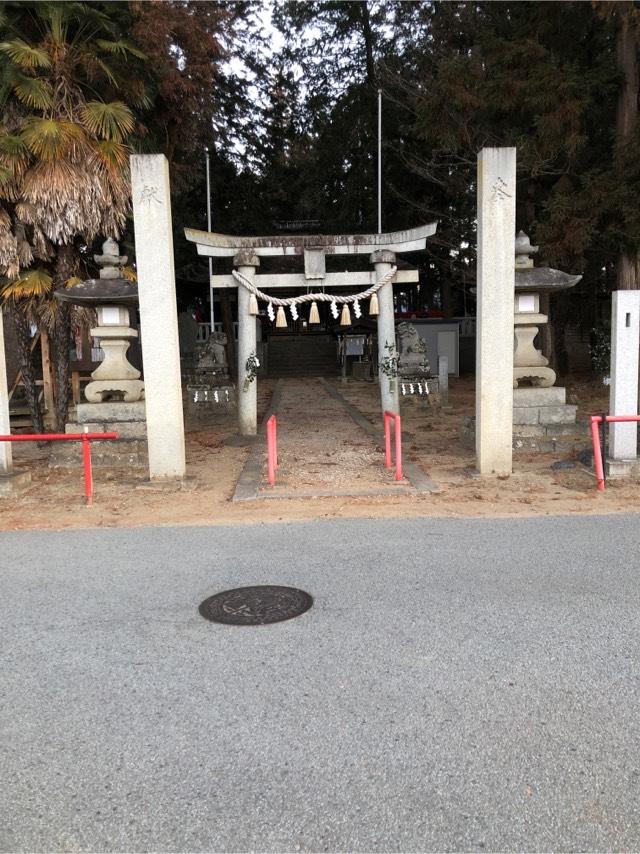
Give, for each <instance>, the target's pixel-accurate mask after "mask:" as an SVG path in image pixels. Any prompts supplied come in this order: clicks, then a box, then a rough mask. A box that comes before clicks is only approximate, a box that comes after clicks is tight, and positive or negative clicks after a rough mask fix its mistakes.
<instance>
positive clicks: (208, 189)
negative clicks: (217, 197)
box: [204, 145, 215, 335]
mask: <svg viewBox="0 0 640 854" xmlns="http://www.w3.org/2000/svg"><path fill="white" fill-rule="evenodd" d="M204 150H205V154H206V164H207V231H211V169H210V166H209V146H208V145H207V146H205V149H204ZM212 275H213V258H211V256H209V299H210V301H211V306H210V308H211V334H212V335H213V333H214V332H215V326H214V324H215V313H214V310H213V290H212V288H211V276H212Z"/></svg>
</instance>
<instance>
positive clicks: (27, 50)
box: [0, 39, 51, 69]
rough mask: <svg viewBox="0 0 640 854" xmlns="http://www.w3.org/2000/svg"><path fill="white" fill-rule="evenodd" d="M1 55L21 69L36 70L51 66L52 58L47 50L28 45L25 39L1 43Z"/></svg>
mask: <svg viewBox="0 0 640 854" xmlns="http://www.w3.org/2000/svg"><path fill="white" fill-rule="evenodd" d="M0 53H4V54H5V55H6V56H8V57H9V59H10V60H11V61H12V62H14V63H15V64H16V65H19V66H20V68H25V69H35V68H49V67H50V66H51V57H50V56H49V54H48V53H47V52H46V50H44V49H43V48H41V47H34V46H33V45H30V44H27V42H26V41H24V40H23V39H12V40H11V41H6V42H0Z"/></svg>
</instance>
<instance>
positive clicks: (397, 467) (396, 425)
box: [394, 415, 402, 480]
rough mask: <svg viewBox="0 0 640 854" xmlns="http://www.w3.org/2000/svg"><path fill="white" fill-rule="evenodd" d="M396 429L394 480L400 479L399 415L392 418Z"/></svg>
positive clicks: (400, 427)
mask: <svg viewBox="0 0 640 854" xmlns="http://www.w3.org/2000/svg"><path fill="white" fill-rule="evenodd" d="M394 422H395V424H394V427H395V431H396V435H395V439H396V480H402V426H401V421H400V416H399V415H396V417H395V418H394Z"/></svg>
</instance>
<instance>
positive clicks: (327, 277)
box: [185, 223, 437, 436]
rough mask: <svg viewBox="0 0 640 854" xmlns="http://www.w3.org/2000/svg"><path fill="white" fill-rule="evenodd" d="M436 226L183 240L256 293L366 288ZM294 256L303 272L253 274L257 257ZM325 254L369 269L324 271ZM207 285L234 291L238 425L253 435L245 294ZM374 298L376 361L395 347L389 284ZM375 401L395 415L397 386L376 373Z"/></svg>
mask: <svg viewBox="0 0 640 854" xmlns="http://www.w3.org/2000/svg"><path fill="white" fill-rule="evenodd" d="M436 228H437V223H429V224H427V225H422V226H418V227H417V228H412V229H407V230H405V231H396V232H391V233H388V234H348V235H345V234H341V235H321V234H313V235H304V236H302V235H300V236H290V235H283V236H277V237H235V236H231V235H227V234H216V233H215V232H211V231H197V230H195V229H192V228H187V229H185V236H186V238H187V240H189V241H191V242H192V243H195V244H196V245H197V248H198V254H199V255H206V256H214V257H222V258H233V266H234V268H235V270H236V271H237V272H238V273H239V274H240V275H241V276H243V277H244V278H245V279H247V280H248V281H249V282H250V283H251V284H252V285H254V286H255V287H257V288H258V289H259V290H260V291H264V290H265V289H268V288H278V289H280V288H303V289H304V288H309V287H310V286H311V287H313V285H318V286H319V287H321V288H322V289H323V290H326V291H330V292H331V291H333V290H334V289H336V288H350V289H351V290H354V289H358V288H360V289H363V288H369V287H372V286H374V285H375V284H376V282H379V281H380V280H381V279H383V278H384V277H385V276H386V275H387V274H388V273H389V271H390V270H391V269H392V267H393V265H394V264H395V260H396V254H395V253H396V252H413V251H416V250H418V249H424V248H425V246H426V242H427V237H431V236H432V235H433V234H435V231H436ZM278 255H280V256H282V255H294V256H300V257H302V258H304V272H303V273H286V274H263V275H259V276H257V275H256V270H257V269H258V267H259V266H260V257H261V256H278ZM327 255H369V256H370V257H369V260H370V262H371V263H372V264H373V265H374V269H373V270H364V271H362V272H343V273H327V271H326V256H327ZM394 279H395V281H396V282H417V281H418V271H417V270H397V271H396V273H395V276H394ZM211 287H212V288H213V287H216V288H239V290H238V425H239V432H240V434H241V435H244V436H251V435H255V434H256V432H257V426H258V417H257V389H256V383H255V382H250V383H249V387H248V390H247V391H244V390H243V389H244V386H245V380H246V378H247V375H248V374H247V369H246V365H247V360H248V359H249V358H250V357H251V356H252V355H254V354H255V352H256V324H255V318H254V317H253V316H252V315H251V314H250V312H249V300H250V298H251V294H250V292H249V290H248V289H247V288H246V287H243V286H239V284H238V281H237V280H236V279H235V278H234V276H233V275H232V274H230V275H214V276H212V277H211ZM377 295H378V306H379V310H378V316H377V317H378V361H379V362H382V361H383V359H384V358H385V357H386V356H388V355H389V352H388V351H387V350H386V349H385V348H386V346H387V345H392V346H393V347H394V349H395V326H394V309H393V284H392V282H391V281H389V282H387V283H386V284H383V285H382V287H381V288H380V290H379V291H378V293H377ZM379 379H380V397H381V403H382V409H383V410H385V409H391V410H393V411H395V412H397V411H398V408H399V399H398V387H397V383H396V382H393V381H392V378H391V377H389V376H388V375H386V374H384V373H383V372H382V371H381V372H380V376H379Z"/></svg>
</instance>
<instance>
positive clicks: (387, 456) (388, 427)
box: [384, 411, 391, 469]
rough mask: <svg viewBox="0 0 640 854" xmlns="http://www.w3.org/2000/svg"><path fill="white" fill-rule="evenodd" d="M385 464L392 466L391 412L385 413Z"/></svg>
mask: <svg viewBox="0 0 640 854" xmlns="http://www.w3.org/2000/svg"><path fill="white" fill-rule="evenodd" d="M384 464H385V467H386V468H388V469H390V468H391V413H390V412H387V411H385V413H384Z"/></svg>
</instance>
